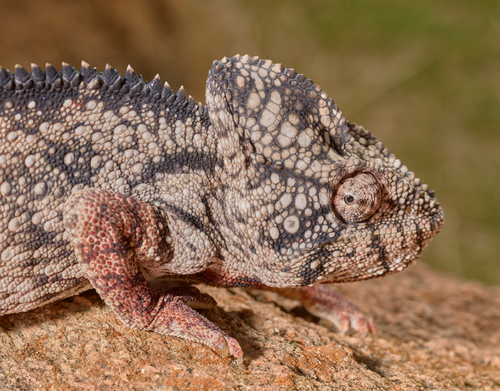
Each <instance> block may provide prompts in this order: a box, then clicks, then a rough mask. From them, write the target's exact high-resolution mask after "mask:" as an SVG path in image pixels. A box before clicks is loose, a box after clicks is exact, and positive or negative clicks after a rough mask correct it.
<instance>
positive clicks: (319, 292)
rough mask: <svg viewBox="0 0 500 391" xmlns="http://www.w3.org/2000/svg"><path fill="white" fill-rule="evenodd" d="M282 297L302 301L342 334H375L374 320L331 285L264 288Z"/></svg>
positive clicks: (314, 313)
mask: <svg viewBox="0 0 500 391" xmlns="http://www.w3.org/2000/svg"><path fill="white" fill-rule="evenodd" d="M263 289H266V290H272V291H274V292H277V293H279V294H280V295H282V296H285V297H288V298H290V299H295V300H298V301H300V303H301V304H302V306H303V307H304V308H305V309H306V310H307V311H308V312H310V313H311V314H313V315H314V316H317V317H319V318H322V319H326V320H328V321H330V322H331V323H333V324H334V325H335V326H336V327H337V328H338V329H339V331H340V332H341V333H345V332H346V331H348V330H349V329H352V330H354V331H359V332H361V333H368V332H369V333H371V334H375V324H374V322H373V320H372V319H371V318H369V317H367V316H365V315H363V313H362V312H361V311H360V310H359V309H357V308H356V306H355V305H354V304H352V303H351V302H349V301H348V300H347V299H346V298H345V297H344V296H342V295H341V294H340V293H338V292H337V291H335V290H334V289H333V288H331V287H330V286H329V285H314V286H311V287H306V288H279V289H278V288H263Z"/></svg>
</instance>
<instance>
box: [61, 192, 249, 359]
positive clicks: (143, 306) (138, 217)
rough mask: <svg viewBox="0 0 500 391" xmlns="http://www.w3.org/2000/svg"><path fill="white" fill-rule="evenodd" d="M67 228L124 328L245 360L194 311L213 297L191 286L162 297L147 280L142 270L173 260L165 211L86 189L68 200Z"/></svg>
mask: <svg viewBox="0 0 500 391" xmlns="http://www.w3.org/2000/svg"><path fill="white" fill-rule="evenodd" d="M64 225H65V228H66V230H67V232H68V234H69V235H70V237H71V238H72V240H73V244H74V246H75V253H76V256H77V258H78V260H79V262H80V263H81V265H82V269H83V271H84V273H85V275H86V277H87V278H88V279H89V280H90V282H91V283H92V285H93V286H94V288H95V289H96V290H97V292H98V293H99V295H100V296H101V297H102V299H103V300H104V301H105V302H106V304H107V305H109V306H110V307H111V308H112V309H113V311H114V312H115V314H116V315H117V316H118V317H119V318H120V319H121V320H122V321H123V322H124V323H125V324H127V325H129V326H131V327H133V328H137V329H142V330H151V331H155V332H158V333H161V334H166V335H172V336H177V337H180V338H185V339H189V340H193V341H196V342H199V343H203V344H205V345H208V346H209V347H211V348H212V349H214V350H215V351H217V352H220V353H222V354H227V353H229V354H231V355H233V356H235V357H239V356H242V354H243V352H242V350H241V347H240V345H239V344H238V342H237V341H236V340H235V339H234V338H231V337H230V336H228V335H227V334H226V333H224V332H223V331H222V330H220V329H219V328H218V327H217V326H215V325H214V324H212V323H211V322H210V321H209V320H208V319H206V318H205V317H203V316H202V315H200V314H199V313H198V312H196V311H195V310H193V309H192V308H190V306H192V307H195V308H212V307H214V306H216V302H215V300H214V299H213V298H211V297H210V296H208V295H205V294H201V293H199V291H197V289H196V288H189V287H188V288H175V289H172V290H170V291H166V292H160V291H158V290H157V289H156V288H154V287H153V286H152V285H151V284H150V283H148V282H147V281H146V279H145V278H144V276H143V275H142V272H141V270H140V266H141V265H144V264H147V263H153V262H155V261H157V262H159V261H164V260H165V257H169V256H171V254H170V253H169V252H170V250H171V248H170V246H169V244H168V242H167V238H168V236H169V229H168V225H167V218H166V216H165V215H164V214H163V211H162V210H161V209H159V208H155V207H153V206H151V205H149V204H147V203H143V202H140V201H137V200H135V199H134V198H132V197H128V196H125V195H122V194H119V193H116V192H112V191H107V190H104V189H87V190H81V191H79V192H76V193H74V194H73V195H72V196H71V197H70V198H69V199H68V201H67V203H66V205H65V211H64Z"/></svg>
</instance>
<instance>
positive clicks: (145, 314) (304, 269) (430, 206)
mask: <svg viewBox="0 0 500 391" xmlns="http://www.w3.org/2000/svg"><path fill="white" fill-rule="evenodd" d="M442 222H443V212H442V209H441V208H440V206H439V204H438V203H437V202H436V201H435V199H434V195H433V192H430V191H428V188H427V186H426V185H421V184H420V180H419V179H416V178H415V177H414V175H413V173H411V172H409V171H408V169H407V168H406V167H405V166H402V165H401V162H400V161H399V160H398V159H396V158H395V157H394V155H392V154H390V153H389V151H388V150H387V149H386V148H384V146H383V145H382V144H381V143H380V142H379V141H378V140H377V139H376V137H374V136H373V135H372V134H371V133H370V132H368V131H366V130H365V129H363V128H362V127H360V126H357V125H355V124H350V123H348V122H346V121H345V119H344V118H343V117H342V114H341V112H340V111H339V109H338V107H337V106H336V105H335V104H334V103H333V102H332V101H331V99H330V98H328V96H327V95H326V93H324V92H323V91H321V89H320V88H319V87H318V86H317V85H315V84H314V83H313V82H312V81H311V80H309V79H306V78H305V77H304V76H303V75H300V74H297V73H295V72H294V71H293V70H292V69H286V68H284V67H283V66H281V65H280V64H273V63H272V62H271V61H264V60H259V59H258V58H256V57H248V56H243V57H240V56H235V57H233V58H231V59H227V58H224V59H223V60H221V61H217V62H215V63H214V65H213V67H212V69H211V70H210V73H209V76H208V80H207V106H206V107H203V106H202V105H201V104H196V103H195V102H194V101H193V100H192V98H189V99H188V100H187V101H186V98H185V93H184V89H183V88H182V87H181V89H180V90H179V91H178V92H177V93H175V94H174V93H173V91H172V90H171V89H170V87H169V86H168V84H165V86H163V87H162V85H161V83H160V79H159V77H158V76H157V77H156V78H154V79H153V81H151V82H150V83H145V82H144V81H143V80H142V78H140V77H138V76H137V75H136V74H135V73H134V72H133V70H132V69H131V68H130V67H129V68H128V69H127V73H126V74H125V77H122V76H120V75H119V74H118V73H117V72H116V71H115V70H113V69H112V68H111V67H109V66H108V67H106V70H105V71H104V72H103V73H102V74H100V73H99V72H97V71H96V70H95V69H92V68H91V67H90V66H89V65H88V64H86V63H83V65H82V71H81V72H77V71H76V70H75V69H74V68H72V67H70V66H69V65H66V64H63V69H62V71H61V72H58V71H57V70H56V69H55V68H53V67H52V66H50V65H47V67H46V70H45V72H44V71H42V70H41V69H40V68H39V67H38V66H36V65H33V66H32V71H31V73H29V72H27V71H26V70H24V69H23V68H21V67H17V68H16V70H15V73H14V75H13V76H12V75H11V74H10V72H8V71H7V70H5V69H3V68H0V315H2V314H7V313H13V312H21V311H28V310H30V309H32V308H36V307H39V306H41V305H44V304H47V303H49V302H51V301H54V300H58V299H61V298H64V297H68V296H71V295H74V294H77V293H79V292H82V291H84V290H86V289H89V288H90V287H94V288H95V289H96V290H97V291H98V293H99V294H100V295H101V297H102V298H103V299H104V301H105V302H106V303H107V304H108V305H109V306H110V307H111V308H112V309H113V311H114V312H115V313H116V315H117V316H118V317H119V318H120V319H121V320H122V321H123V322H124V323H126V324H127V325H130V326H131V327H135V328H139V329H144V330H152V331H156V332H159V333H163V334H167V335H175V336H179V337H182V338H187V339H191V340H194V341H197V342H200V343H204V344H206V345H208V346H210V347H212V348H213V349H214V350H216V351H219V352H223V353H229V354H231V355H233V356H235V357H239V356H241V355H242V351H241V348H240V346H239V344H238V343H237V341H236V340H235V339H233V338H231V337H230V336H228V335H227V334H226V333H225V332H223V331H222V330H220V329H219V328H218V327H216V326H215V325H213V324H212V323H210V322H209V321H208V320H207V319H205V318H204V317H203V316H201V315H200V314H199V313H198V312H196V311H194V310H193V309H192V308H211V307H213V306H214V305H215V302H214V301H213V299H212V298H210V297H209V296H207V295H203V294H201V293H199V292H198V291H197V290H195V289H194V288H191V287H189V286H186V287H184V288H176V289H173V290H169V291H167V292H160V291H158V290H156V289H155V288H154V287H153V285H151V283H150V281H151V280H154V279H166V280H176V281H185V282H186V283H188V284H189V283H191V282H205V283H208V284H212V285H216V286H226V287H227V286H253V287H271V288H272V289H279V288H287V289H286V290H285V291H283V292H282V293H284V294H286V295H287V296H289V297H294V298H298V299H300V300H301V301H302V303H303V304H304V306H305V307H306V308H308V309H309V310H310V311H311V312H312V313H314V314H317V315H319V316H322V317H326V318H327V319H330V320H332V321H333V322H334V323H337V325H338V326H339V328H340V329H341V330H345V329H347V328H348V327H349V326H351V327H353V328H355V329H358V330H360V331H371V332H374V327H373V323H372V321H371V320H370V319H367V318H365V317H363V316H362V315H361V314H359V312H358V311H357V310H356V309H355V307H353V306H352V305H351V304H349V303H347V302H346V301H345V299H343V298H341V297H340V296H339V295H338V294H336V293H335V292H333V291H331V289H330V288H329V287H326V286H318V287H311V285H313V284H316V283H333V282H344V281H356V280H362V279H367V278H372V277H379V276H382V275H386V274H389V273H394V272H396V271H399V270H402V269H404V268H405V267H406V266H407V265H408V264H410V263H411V262H412V261H413V260H414V259H415V258H416V257H418V256H419V255H420V254H421V253H422V251H423V249H424V248H425V246H426V245H427V244H428V243H429V242H430V240H431V239H432V238H433V237H434V236H435V235H436V234H437V232H438V231H439V229H440V228H441V226H442ZM293 287H306V288H301V290H298V291H297V290H296V291H292V290H290V288H293ZM297 292H298V293H297Z"/></svg>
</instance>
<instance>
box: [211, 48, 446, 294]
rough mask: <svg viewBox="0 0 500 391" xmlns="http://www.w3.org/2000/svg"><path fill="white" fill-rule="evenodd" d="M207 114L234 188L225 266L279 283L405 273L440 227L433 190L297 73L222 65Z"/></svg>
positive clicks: (259, 64)
mask: <svg viewBox="0 0 500 391" xmlns="http://www.w3.org/2000/svg"><path fill="white" fill-rule="evenodd" d="M207 105H208V111H209V115H210V119H211V122H212V125H213V127H214V130H215V132H216V134H217V136H218V153H219V154H220V155H221V157H222V159H223V162H224V163H223V166H222V167H221V168H220V169H219V173H218V174H219V177H220V178H223V179H224V183H227V184H229V186H225V187H223V188H222V190H221V191H220V194H219V198H220V200H221V202H222V204H223V205H224V212H223V213H221V216H219V217H218V218H219V223H220V226H221V227H223V229H225V230H226V233H225V237H228V238H230V240H228V241H227V254H225V256H226V257H232V259H233V262H234V263H235V264H236V265H232V267H233V268H235V269H237V270H239V271H240V272H241V274H242V275H245V276H248V277H254V278H258V279H259V280H260V281H261V282H262V283H264V284H266V285H271V286H277V287H284V286H305V285H310V284H313V283H316V282H342V281H355V280H361V279H367V278H372V277H377V276H382V275H385V274H389V273H393V272H396V271H399V270H402V269H404V268H405V267H406V266H407V265H409V264H410V263H411V262H412V261H413V260H414V259H415V258H416V257H418V256H419V255H420V254H421V253H422V251H423V249H424V248H425V247H426V246H427V244H428V243H429V242H430V241H431V239H432V238H433V237H434V236H435V235H436V234H437V233H438V231H439V230H440V228H441V226H442V224H443V211H442V209H441V207H440V206H439V203H437V202H436V200H435V198H434V194H433V192H432V191H429V190H428V187H427V185H423V184H421V183H420V180H419V179H417V178H415V176H414V174H413V173H412V172H410V171H408V169H407V168H406V166H404V165H402V164H401V162H400V160H399V159H396V158H395V156H394V155H392V154H390V153H389V151H388V149H387V148H385V147H384V146H383V144H382V143H381V142H379V141H378V139H377V138H376V137H375V136H373V135H372V134H371V133H370V132H368V131H367V130H365V129H364V128H362V127H361V126H357V125H356V124H351V123H348V122H346V121H345V119H344V118H343V116H342V113H341V112H340V110H339V109H338V107H337V105H336V104H334V103H333V101H332V100H331V99H330V98H329V97H328V96H327V94H326V93H325V92H323V91H322V90H321V88H320V87H319V86H317V85H316V84H314V83H313V82H312V81H311V80H309V79H307V78H306V77H304V76H303V75H301V74H297V73H296V72H295V71H294V70H292V69H287V68H284V67H283V66H282V65H281V64H273V63H272V62H271V61H265V60H260V59H258V58H257V57H248V56H243V57H240V56H235V57H233V58H231V59H228V58H224V59H223V60H221V61H217V62H215V63H214V65H213V67H212V69H211V71H210V74H209V78H208V81H207Z"/></svg>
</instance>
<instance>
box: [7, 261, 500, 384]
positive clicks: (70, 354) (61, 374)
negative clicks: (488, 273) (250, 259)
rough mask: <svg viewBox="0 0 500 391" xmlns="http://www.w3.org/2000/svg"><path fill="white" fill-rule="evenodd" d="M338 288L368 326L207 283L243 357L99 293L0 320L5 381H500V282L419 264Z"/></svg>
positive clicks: (214, 314) (216, 315)
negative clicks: (171, 331) (150, 325)
mask: <svg viewBox="0 0 500 391" xmlns="http://www.w3.org/2000/svg"><path fill="white" fill-rule="evenodd" d="M338 288H339V290H340V291H341V292H342V293H344V294H345V295H346V296H347V297H348V298H350V299H351V300H352V301H353V302H354V303H356V304H357V305H358V306H359V307H360V309H361V310H363V311H364V312H365V313H366V314H368V315H370V316H372V317H373V318H374V319H375V322H376V324H377V327H378V331H377V334H376V335H375V336H373V335H365V336H362V335H352V336H345V335H339V334H337V333H335V332H333V331H332V330H331V328H332V326H331V325H330V324H328V323H327V322H325V321H322V320H318V319H317V318H315V317H313V316H311V315H309V314H307V313H306V312H305V311H304V310H303V309H302V308H301V307H300V305H299V304H298V303H297V302H295V301H292V300H289V299H284V298H282V297H280V296H279V295H277V294H275V293H272V292H264V291H259V290H255V289H254V290H248V291H245V290H243V289H226V290H224V289H216V288H211V287H207V286H201V289H202V290H203V291H204V292H206V293H209V294H211V295H212V296H213V297H214V298H215V299H216V300H217V302H218V303H219V308H217V309H216V310H213V311H208V312H207V313H206V315H207V317H209V318H210V319H212V320H213V321H214V322H216V323H217V324H219V325H220V326H221V327H222V328H224V329H225V330H227V331H228V332H229V333H230V334H231V335H233V336H235V337H236V338H237V339H238V341H239V342H240V344H241V346H242V348H243V350H244V352H245V358H244V360H243V363H240V364H238V363H237V362H235V361H233V360H231V359H229V358H224V357H221V356H219V355H217V354H216V353H214V352H213V351H211V350H210V349H209V348H207V347H205V346H202V345H198V344H195V343H191V342H189V341H185V340H181V339H177V338H173V337H166V336H161V335H158V334H154V333H149V332H142V331H137V330H132V329H130V328H128V327H126V326H124V325H122V324H121V323H120V321H119V320H118V319H117V318H116V317H115V316H114V315H113V314H112V313H111V311H110V310H109V308H107V307H106V306H105V305H104V303H103V302H102V301H101V300H100V298H99V297H98V296H97V294H96V293H95V292H93V291H90V292H87V293H84V294H82V295H80V296H76V297H73V298H70V299H66V300H64V301H60V302H57V303H53V304H51V305H49V306H46V307H43V308H40V309H37V310H34V311H30V312H28V313H23V314H14V315H7V316H4V317H2V318H0V389H2V390H14V389H19V390H32V389H33V390H38V389H44V390H45V389H52V390H65V389H78V390H80V389H81V390H95V389H97V390H100V389H106V390H124V389H135V390H150V389H160V390H181V389H182V390H198V389H205V390H227V389H245V390H247V389H248V390H277V389H283V390H285V389H286V390H290V389H319V390H331V389H335V390H337V389H338V390H351V389H352V390H464V389H467V390H495V389H500V327H499V326H500V290H499V289H498V288H488V287H485V286H482V285H480V284H476V283H472V282H464V281H460V280H458V279H453V278H450V277H446V276H443V275H440V274H438V273H436V272H434V271H432V270H430V269H429V268H428V267H426V266H424V265H422V264H418V265H416V266H412V267H411V268H410V269H409V270H408V271H405V272H403V273H399V274H396V275H394V276H390V277H387V278H385V279H381V280H372V281H366V282H362V283H356V284H349V285H341V286H339V287H338Z"/></svg>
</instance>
